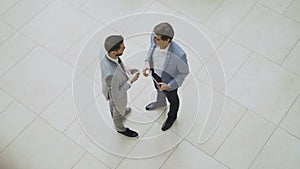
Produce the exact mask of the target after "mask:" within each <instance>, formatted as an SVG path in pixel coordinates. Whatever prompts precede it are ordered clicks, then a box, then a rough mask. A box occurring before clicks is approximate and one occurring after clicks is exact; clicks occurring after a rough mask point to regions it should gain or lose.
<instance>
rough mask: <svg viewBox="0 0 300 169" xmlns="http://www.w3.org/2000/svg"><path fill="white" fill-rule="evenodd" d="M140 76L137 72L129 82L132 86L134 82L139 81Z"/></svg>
mask: <svg viewBox="0 0 300 169" xmlns="http://www.w3.org/2000/svg"><path fill="white" fill-rule="evenodd" d="M139 76H140V72H136V73H135V74H133V75H132V76H131V77H130V78H129V82H130V83H131V84H132V83H133V82H135V81H137V80H138V78H139Z"/></svg>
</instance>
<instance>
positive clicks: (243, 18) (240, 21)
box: [226, 0, 257, 46]
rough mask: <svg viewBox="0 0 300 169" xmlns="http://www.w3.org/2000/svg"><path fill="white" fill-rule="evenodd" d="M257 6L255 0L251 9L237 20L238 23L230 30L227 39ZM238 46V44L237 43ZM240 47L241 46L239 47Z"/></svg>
mask: <svg viewBox="0 0 300 169" xmlns="http://www.w3.org/2000/svg"><path fill="white" fill-rule="evenodd" d="M256 6H257V0H256V2H255V3H254V4H253V5H252V7H251V8H249V10H248V11H247V12H246V13H245V14H244V16H243V17H242V18H241V19H240V20H239V22H238V23H237V24H236V25H235V27H233V28H232V30H231V31H230V32H229V33H228V34H227V35H226V36H227V37H228V38H229V37H231V35H232V34H233V32H234V31H235V30H236V29H237V28H238V27H239V26H240V25H241V24H242V22H243V21H244V20H245V19H246V18H247V17H248V16H249V15H250V13H251V11H253V9H254V8H255V7H256ZM238 44H240V43H238ZM241 46H242V45H241Z"/></svg>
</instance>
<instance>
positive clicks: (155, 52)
mask: <svg viewBox="0 0 300 169" xmlns="http://www.w3.org/2000/svg"><path fill="white" fill-rule="evenodd" d="M173 37H174V30H173V28H172V26H171V25H170V24H169V23H167V22H163V23H160V24H158V25H156V26H155V27H154V29H153V33H152V35H151V45H150V49H149V51H148V55H147V58H146V61H145V68H144V70H143V74H144V76H146V77H147V76H148V75H149V74H151V76H152V78H153V82H154V87H155V88H156V89H157V99H156V101H155V102H152V103H150V104H148V105H147V106H146V107H145V109H146V110H154V109H156V108H159V107H164V106H166V105H167V103H166V98H167V99H168V101H169V103H170V107H169V112H168V118H167V119H166V121H165V122H164V124H163V125H162V128H161V129H162V130H163V131H165V130H168V129H169V128H170V127H171V126H172V125H173V123H174V121H175V120H176V119H177V112H178V109H179V97H178V94H177V91H178V88H179V87H180V86H181V85H182V83H183V81H184V79H185V78H186V76H187V75H188V73H189V66H188V62H187V57H186V54H185V52H184V51H183V50H182V49H181V48H180V47H179V46H178V45H177V44H176V43H175V42H174V41H172V39H173Z"/></svg>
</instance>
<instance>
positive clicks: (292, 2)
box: [282, 0, 296, 15]
mask: <svg viewBox="0 0 300 169" xmlns="http://www.w3.org/2000/svg"><path fill="white" fill-rule="evenodd" d="M295 1H296V0H292V1H291V2H290V4H289V5H288V6H287V7H286V8H285V10H284V11H283V12H282V15H285V13H286V12H287V10H288V9H289V8H290V7H291V6H292V4H294V2H295Z"/></svg>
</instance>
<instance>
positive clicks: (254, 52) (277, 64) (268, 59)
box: [228, 38, 300, 78]
mask: <svg viewBox="0 0 300 169" xmlns="http://www.w3.org/2000/svg"><path fill="white" fill-rule="evenodd" d="M228 39H230V38H228ZM230 40H231V41H233V42H235V43H237V44H238V45H240V46H241V47H243V48H245V49H248V50H250V51H252V52H253V53H252V55H253V54H255V55H258V56H260V57H262V58H263V59H265V60H267V61H268V62H270V63H272V64H274V65H276V66H278V67H280V68H281V69H283V70H285V71H287V72H289V73H290V74H293V75H295V76H297V77H299V78H300V75H299V74H297V73H295V72H292V71H290V70H288V69H286V68H285V67H282V66H281V65H279V63H276V62H274V61H272V60H271V59H270V58H268V57H266V56H264V55H262V54H260V53H258V52H257V51H255V50H253V49H250V48H248V47H246V46H244V45H243V44H240V43H239V42H237V41H235V40H233V39H230Z"/></svg>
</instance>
